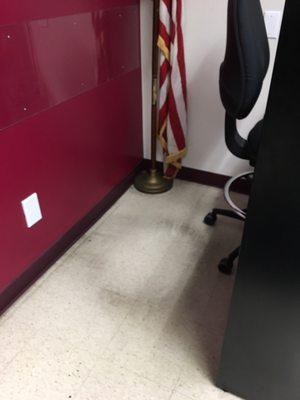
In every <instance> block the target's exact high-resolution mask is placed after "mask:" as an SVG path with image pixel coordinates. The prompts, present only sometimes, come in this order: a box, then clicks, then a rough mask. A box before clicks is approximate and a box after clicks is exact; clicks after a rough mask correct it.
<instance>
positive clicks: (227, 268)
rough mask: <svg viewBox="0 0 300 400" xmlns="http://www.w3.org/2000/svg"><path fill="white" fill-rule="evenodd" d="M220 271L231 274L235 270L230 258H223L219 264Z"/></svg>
mask: <svg viewBox="0 0 300 400" xmlns="http://www.w3.org/2000/svg"><path fill="white" fill-rule="evenodd" d="M218 268H219V271H220V272H222V274H225V275H231V274H232V271H233V262H232V261H230V260H229V259H228V258H223V259H222V260H221V261H220V264H219V267H218Z"/></svg>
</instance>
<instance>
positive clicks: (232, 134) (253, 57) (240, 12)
mask: <svg viewBox="0 0 300 400" xmlns="http://www.w3.org/2000/svg"><path fill="white" fill-rule="evenodd" d="M227 25H228V27H227V46H226V54H225V59H224V62H223V63H222V65H221V68H220V94H221V99H222V103H223V105H224V108H225V110H226V117H225V140H226V145H227V147H228V149H229V150H230V151H231V153H232V154H234V155H235V156H236V157H239V158H242V159H245V160H249V162H250V165H251V166H252V167H255V163H256V158H257V154H258V150H259V145H260V141H261V135H262V126H263V120H261V121H259V122H258V123H257V124H256V125H255V127H254V128H253V129H252V130H251V132H250V133H249V136H248V139H247V140H245V139H243V138H242V137H241V136H240V135H239V132H238V130H237V126H236V120H237V119H244V118H246V117H247V116H248V115H249V114H250V112H251V110H252V109H253V107H254V105H255V103H256V101H257V99H258V97H259V95H260V92H261V89H262V85H263V81H264V79H265V76H266V73H267V70H268V67H269V61H270V53H269V44H268V38H267V32H266V27H265V22H264V18H263V12H262V8H261V4H260V1H259V0H229V2H228V20H227ZM251 174H253V172H247V173H245V174H240V175H239V176H237V177H235V178H232V179H231V180H230V181H229V182H228V183H227V184H226V186H225V199H226V201H227V202H228V203H229V205H230V206H231V208H232V210H223V209H213V210H212V211H211V212H210V213H209V214H208V215H207V216H206V217H205V218H204V222H205V223H206V224H207V225H211V226H213V225H215V223H216V221H217V216H218V215H223V216H226V217H230V218H235V219H239V220H244V219H245V217H246V210H241V209H240V208H239V207H238V206H236V205H235V204H234V202H233V201H232V200H231V198H230V188H231V186H232V185H233V183H234V182H235V181H236V180H237V179H243V178H246V177H248V178H250V180H251ZM238 255H239V248H237V249H235V250H234V251H233V252H232V253H231V254H230V255H229V256H228V257H227V258H224V259H223V260H221V262H220V264H219V269H220V271H221V272H223V273H225V274H231V273H232V269H233V263H234V260H235V259H236V258H237V257H238Z"/></svg>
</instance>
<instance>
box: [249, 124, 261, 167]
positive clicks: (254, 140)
mask: <svg viewBox="0 0 300 400" xmlns="http://www.w3.org/2000/svg"><path fill="white" fill-rule="evenodd" d="M263 122H264V120H263V119H262V120H261V121H259V122H258V123H257V124H256V125H255V126H254V128H253V129H252V130H251V132H250V133H249V136H248V152H249V156H250V157H249V159H250V165H251V166H252V167H255V164H256V159H257V156H258V150H259V146H260V142H261V138H262V128H263Z"/></svg>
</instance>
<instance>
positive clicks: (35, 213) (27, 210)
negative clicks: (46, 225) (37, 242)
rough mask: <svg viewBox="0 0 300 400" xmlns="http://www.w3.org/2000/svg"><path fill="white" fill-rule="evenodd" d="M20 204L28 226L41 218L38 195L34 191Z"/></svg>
mask: <svg viewBox="0 0 300 400" xmlns="http://www.w3.org/2000/svg"><path fill="white" fill-rule="evenodd" d="M21 204H22V208H23V211H24V215H25V220H26V225H27V227H28V228H31V227H32V226H33V225H35V224H36V223H37V222H38V221H40V220H41V219H42V218H43V217H42V212H41V207H40V203H39V199H38V195H37V194H36V193H33V194H32V195H31V196H29V197H27V198H26V199H25V200H23V201H22V202H21Z"/></svg>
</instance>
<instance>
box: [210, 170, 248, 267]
mask: <svg viewBox="0 0 300 400" xmlns="http://www.w3.org/2000/svg"><path fill="white" fill-rule="evenodd" d="M252 177H253V172H252V171H250V172H246V173H243V174H240V175H238V176H236V177H234V178H231V179H230V180H229V181H228V182H227V183H226V185H225V188H224V195H225V200H226V202H227V203H228V204H229V206H230V207H231V208H232V210H226V209H222V208H214V209H213V210H212V211H211V212H210V213H208V214H207V215H206V216H205V218H204V219H203V222H204V223H205V224H206V225H208V226H215V224H216V222H217V219H218V216H219V215H221V216H223V217H228V218H233V219H237V220H239V221H245V219H246V213H247V210H241V209H240V208H239V207H238V206H237V205H236V204H235V203H234V202H233V200H232V199H231V197H230V189H231V187H232V185H233V183H234V182H236V181H237V180H239V179H248V180H250V181H251V180H252ZM239 253H240V248H239V247H238V248H236V249H235V250H234V251H233V252H232V253H230V254H229V256H228V257H227V258H223V259H222V260H221V261H220V263H219V271H220V272H222V273H223V274H225V275H231V274H232V271H233V267H234V261H235V260H236V259H237V258H238V256H239Z"/></svg>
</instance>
